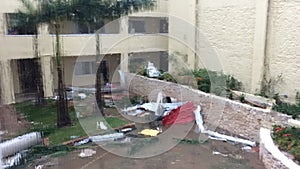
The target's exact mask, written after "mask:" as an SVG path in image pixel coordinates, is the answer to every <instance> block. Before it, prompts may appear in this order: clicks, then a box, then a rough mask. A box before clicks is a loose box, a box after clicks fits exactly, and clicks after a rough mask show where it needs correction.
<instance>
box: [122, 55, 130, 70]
mask: <svg viewBox="0 0 300 169" xmlns="http://www.w3.org/2000/svg"><path fill="white" fill-rule="evenodd" d="M128 63H129V59H128V53H127V52H124V53H121V61H120V69H121V70H122V71H123V72H129V70H128Z"/></svg>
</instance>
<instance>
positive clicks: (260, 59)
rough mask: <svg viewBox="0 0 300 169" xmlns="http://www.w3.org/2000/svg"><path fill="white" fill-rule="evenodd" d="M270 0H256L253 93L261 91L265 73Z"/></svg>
mask: <svg viewBox="0 0 300 169" xmlns="http://www.w3.org/2000/svg"><path fill="white" fill-rule="evenodd" d="M268 8H269V0H256V22H255V34H254V42H253V57H252V77H251V81H252V82H251V93H255V92H257V91H260V89H261V81H262V79H263V75H264V66H265V57H266V53H265V49H266V38H267V25H268Z"/></svg>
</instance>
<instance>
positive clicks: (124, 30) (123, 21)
mask: <svg viewBox="0 0 300 169" xmlns="http://www.w3.org/2000/svg"><path fill="white" fill-rule="evenodd" d="M119 22H120V24H119V25H120V34H123V35H127V34H128V16H123V17H121V18H120V20H119Z"/></svg>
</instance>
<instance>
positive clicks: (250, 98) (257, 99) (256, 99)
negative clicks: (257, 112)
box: [231, 90, 275, 110]
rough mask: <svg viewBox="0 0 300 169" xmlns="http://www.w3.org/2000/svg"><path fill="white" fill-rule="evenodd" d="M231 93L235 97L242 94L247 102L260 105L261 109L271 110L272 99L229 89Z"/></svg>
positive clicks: (273, 101) (273, 102)
mask: <svg viewBox="0 0 300 169" xmlns="http://www.w3.org/2000/svg"><path fill="white" fill-rule="evenodd" d="M231 93H232V94H234V95H235V96H237V97H241V96H243V97H244V98H245V102H246V103H249V104H251V105H253V106H256V107H260V108H263V109H268V110H271V109H272V107H273V105H274V104H275V100H274V99H269V98H264V97H261V96H255V95H253V94H249V93H245V92H240V91H235V90H231Z"/></svg>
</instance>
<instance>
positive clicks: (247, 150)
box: [241, 146, 253, 152]
mask: <svg viewBox="0 0 300 169" xmlns="http://www.w3.org/2000/svg"><path fill="white" fill-rule="evenodd" d="M241 150H244V151H246V152H252V151H253V150H252V147H250V146H244V147H242V148H241Z"/></svg>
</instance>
